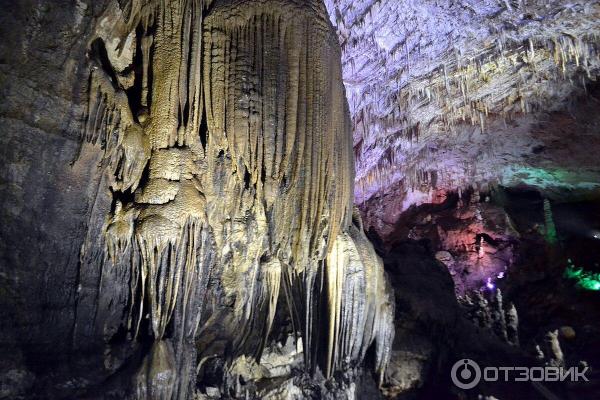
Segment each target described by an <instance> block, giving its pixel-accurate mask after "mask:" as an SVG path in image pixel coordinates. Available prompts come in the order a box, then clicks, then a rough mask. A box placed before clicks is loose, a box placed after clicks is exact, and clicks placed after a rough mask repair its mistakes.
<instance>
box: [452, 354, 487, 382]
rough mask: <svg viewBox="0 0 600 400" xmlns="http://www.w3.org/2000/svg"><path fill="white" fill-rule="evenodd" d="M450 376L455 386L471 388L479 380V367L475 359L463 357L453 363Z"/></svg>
mask: <svg viewBox="0 0 600 400" xmlns="http://www.w3.org/2000/svg"><path fill="white" fill-rule="evenodd" d="M450 376H451V377H452V383H454V384H455V385H456V387H458V388H460V389H464V390H466V389H473V388H474V387H475V386H477V384H478V383H479V381H480V380H481V368H479V365H478V364H477V363H476V362H475V361H473V360H470V359H468V358H464V359H462V360H458V361H457V362H456V363H454V365H453V366H452V371H450Z"/></svg>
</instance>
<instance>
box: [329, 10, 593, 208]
mask: <svg viewBox="0 0 600 400" xmlns="http://www.w3.org/2000/svg"><path fill="white" fill-rule="evenodd" d="M326 5H327V8H328V10H329V14H330V18H331V20H332V22H333V23H334V25H335V26H336V29H337V32H338V36H339V40H340V44H341V48H342V62H343V76H344V83H345V86H346V93H347V96H348V102H349V106H350V113H351V117H352V122H353V127H354V129H353V132H354V152H355V156H356V179H355V183H356V185H355V186H356V189H355V202H356V203H358V204H364V203H365V202H368V201H369V200H371V201H375V202H379V203H381V202H382V198H383V197H385V196H392V197H393V202H394V203H395V206H394V208H395V209H396V211H397V212H400V211H402V210H405V209H407V208H408V207H410V206H411V205H414V204H422V203H429V202H437V201H440V199H443V198H444V197H445V193H446V192H448V191H460V190H465V189H468V188H471V187H472V188H474V189H483V190H485V189H486V188H487V187H488V186H489V185H492V184H501V185H505V186H528V187H533V188H536V189H538V190H542V191H543V192H545V193H546V195H547V196H550V197H561V196H564V195H565V193H570V192H572V191H574V190H576V191H579V192H582V191H588V192H590V191H591V192H593V191H597V189H598V187H599V184H598V182H600V179H599V178H600V167H599V166H598V163H597V162H596V156H595V154H596V152H597V149H599V148H600V147H599V146H600V141H599V139H598V136H597V134H596V131H597V127H598V120H597V119H594V118H593V117H592V118H590V116H593V115H595V114H596V113H595V111H594V110H598V107H599V104H600V103H598V100H597V99H596V98H594V97H593V95H590V87H592V86H593V85H594V82H596V79H597V76H598V71H599V66H600V59H599V57H598V55H599V53H598V45H599V33H600V29H599V28H600V18H599V16H600V3H599V2H597V1H552V0H550V1H548V0H544V1H512V0H505V1H491V0H483V1H473V0H463V1H454V0H442V1H439V0H436V1H433V0H425V1H400V0H396V1H390V0H387V1H386V0H383V1H372V0H367V1H364V0H361V1H349V0H327V1H326ZM588 95H590V96H589V97H588V103H587V106H586V107H583V108H584V109H585V110H584V111H581V110H580V111H579V112H576V111H573V109H574V108H576V107H574V103H576V102H577V99H578V98H581V97H586V96H588ZM580 108H581V107H580ZM594 149H595V150H596V151H594ZM363 208H364V207H363Z"/></svg>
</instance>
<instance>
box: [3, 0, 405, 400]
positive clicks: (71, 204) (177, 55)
mask: <svg viewBox="0 0 600 400" xmlns="http://www.w3.org/2000/svg"><path fill="white" fill-rule="evenodd" d="M22 7H23V8H22V9H19V8H17V9H15V10H12V12H13V13H14V14H16V15H17V16H22V15H26V14H28V13H29V12H30V11H31V10H33V11H35V12H37V13H41V15H42V16H41V17H40V20H38V21H37V22H36V24H37V25H35V27H36V28H37V29H38V30H40V29H42V28H43V27H52V22H53V21H60V20H61V19H64V20H65V22H64V24H65V27H66V28H69V29H73V31H70V30H69V31H68V33H69V34H70V36H67V37H68V38H69V40H70V41H67V40H65V43H62V42H59V44H58V45H56V44H54V45H49V46H48V47H47V48H44V47H43V43H41V44H40V43H37V42H32V43H29V42H28V41H27V40H26V39H25V38H24V37H23V36H27V32H24V33H23V36H22V37H15V38H14V41H13V42H12V43H10V44H8V45H7V46H6V49H5V50H6V54H7V57H8V56H10V57H13V58H9V59H8V61H9V63H8V65H10V66H14V62H16V61H17V60H18V58H16V57H15V56H14V55H12V54H11V51H12V50H13V49H14V48H18V46H19V45H23V46H26V45H27V46H32V47H36V48H39V49H42V50H43V51H45V52H47V53H49V54H54V56H57V55H60V54H61V53H60V51H62V52H65V53H66V57H67V61H66V63H67V64H66V65H72V66H71V70H70V73H68V71H67V72H64V73H59V72H58V70H59V69H60V64H58V63H57V64H58V65H57V66H56V67H54V68H55V69H51V68H50V67H49V66H46V65H43V66H42V70H43V72H42V73H39V72H36V71H35V68H34V67H35V66H36V63H35V62H34V61H27V62H28V64H27V65H29V66H31V70H30V71H23V72H17V71H16V70H14V68H13V69H11V68H9V67H7V68H5V69H4V73H5V74H6V76H5V78H4V79H3V81H4V82H3V83H4V85H3V91H4V92H6V93H7V97H6V98H7V99H9V101H5V102H3V112H4V114H3V115H4V118H6V119H9V118H12V119H14V120H16V121H15V122H12V120H10V121H9V123H10V124H17V125H15V126H16V127H17V128H19V125H18V124H22V123H23V121H25V122H26V123H27V124H36V123H38V121H39V119H40V117H38V116H37V115H33V117H29V116H28V115H27V114H26V113H24V111H25V110H31V111H32V112H33V113H34V114H37V113H38V112H39V111H38V110H40V109H41V110H44V111H45V109H44V108H43V106H41V105H39V104H37V103H36V102H30V101H28V99H23V95H22V94H21V93H19V92H22V88H26V87H27V85H28V82H29V81H28V79H29V78H28V77H29V76H32V79H34V80H37V79H38V78H39V79H40V81H41V82H43V83H45V81H48V80H49V81H55V82H60V85H61V86H60V87H59V88H64V89H57V88H56V87H51V86H50V87H48V89H47V90H48V91H50V93H51V95H52V96H55V97H56V98H57V100H56V101H55V103H56V104H55V103H54V102H53V103H50V104H49V105H48V115H43V116H42V117H44V118H46V119H45V120H42V122H43V123H44V124H48V127H47V128H46V129H48V131H49V132H50V134H54V135H56V139H54V140H57V141H58V144H57V145H56V148H55V150H53V149H51V148H48V145H47V143H48V141H49V140H50V139H47V138H46V136H48V134H44V136H41V139H40V140H39V142H37V143H36V144H34V145H33V146H29V148H28V147H27V146H24V145H23V144H22V143H28V141H31V137H35V136H34V135H33V134H32V131H31V130H30V128H27V129H24V128H21V130H18V129H17V134H14V135H13V136H12V137H11V136H9V139H8V141H7V143H6V146H7V148H10V147H12V146H15V147H16V148H23V151H28V153H25V154H26V156H25V157H20V155H18V156H15V157H12V158H11V157H8V158H7V161H8V162H7V163H6V168H3V170H5V171H6V173H7V178H6V180H7V182H8V184H7V185H6V186H7V188H6V189H7V190H6V192H5V193H3V196H6V197H7V199H8V201H9V204H10V202H12V204H13V207H12V208H9V209H7V210H6V211H5V213H11V214H10V215H7V216H6V217H5V218H4V219H3V221H6V224H4V226H3V229H4V230H6V232H3V237H5V236H6V237H7V238H11V240H14V244H13V245H12V246H11V245H10V244H11V242H6V246H5V248H3V254H4V256H3V260H4V259H6V260H7V262H6V263H5V264H4V265H3V269H2V270H3V274H4V275H5V276H6V277H7V278H6V279H7V283H6V287H7V295H6V296H3V301H6V302H7V303H9V302H17V301H18V300H19V299H20V297H21V296H22V297H23V298H24V301H25V302H26V303H27V305H26V307H24V308H19V309H16V310H14V315H13V316H11V317H14V318H15V319H17V318H21V316H22V315H26V316H27V318H28V323H27V324H24V326H23V327H17V329H12V328H9V329H5V331H6V333H5V335H6V336H7V337H11V338H14V341H16V342H17V344H18V345H19V346H22V348H23V351H24V352H26V353H27V354H25V355H24V360H22V359H15V360H14V363H13V364H10V363H8V364H7V366H6V368H12V367H13V366H14V365H17V366H18V368H21V367H22V368H24V370H23V371H25V372H24V373H25V374H28V373H29V370H28V368H30V363H29V362H28V357H34V358H36V359H38V361H39V362H38V366H39V367H40V370H39V371H33V376H34V378H31V377H29V379H30V380H33V381H34V384H33V385H34V386H35V387H33V388H25V389H23V390H24V392H23V393H30V394H31V393H40V392H42V391H47V392H48V393H50V395H49V396H50V397H52V396H74V395H83V394H85V395H88V396H96V397H99V398H102V397H103V396H109V397H110V396H116V397H120V396H121V397H122V396H131V397H135V398H164V399H170V398H181V399H183V398H190V397H191V396H192V395H193V393H194V391H195V387H196V386H195V383H196V382H195V381H196V374H195V371H196V367H197V365H198V362H199V361H200V360H203V359H206V358H207V357H208V358H210V357H215V356H217V357H220V358H223V359H225V364H226V366H227V367H226V369H227V368H229V366H230V365H231V366H232V368H233V366H234V364H232V361H233V360H234V359H239V357H249V359H254V360H255V362H257V363H260V360H261V356H262V353H263V349H264V347H265V345H266V344H267V343H268V342H270V334H271V333H273V334H280V333H281V331H282V329H284V328H283V327H282V326H274V325H277V324H278V323H279V322H278V321H280V320H285V319H286V318H287V319H288V320H290V321H291V324H292V329H291V333H292V334H293V335H295V337H296V338H297V339H298V340H299V341H301V343H302V348H303V352H302V353H303V363H302V367H301V368H302V369H304V370H306V371H308V372H309V373H316V372H317V371H323V374H324V375H325V377H326V378H329V377H331V376H332V375H333V374H334V372H335V371H343V370H344V369H349V368H361V365H362V362H363V359H364V358H365V356H366V354H367V351H368V349H370V348H371V347H372V346H374V348H375V350H374V352H375V360H376V361H375V370H376V371H377V373H378V375H379V376H383V373H384V370H385V367H386V365H387V362H388V359H389V351H390V347H391V341H392V339H393V315H394V304H393V300H392V293H391V289H390V287H389V284H388V283H387V281H386V277H385V274H384V272H383V265H382V263H381V260H380V259H379V258H378V256H377V255H376V254H375V251H374V249H373V247H372V246H371V245H370V244H369V242H368V241H367V239H366V238H365V236H364V234H363V233H362V231H361V229H362V223H361V222H360V217H359V216H358V215H357V214H356V215H355V218H354V219H355V221H354V223H353V222H352V218H353V207H352V198H353V181H354V179H353V178H354V172H353V171H354V168H353V165H354V164H353V154H352V149H351V147H352V142H351V132H350V128H351V126H350V119H349V114H348V106H347V102H346V99H345V94H344V89H343V84H342V80H341V64H340V50H339V45H338V42H337V37H336V36H335V32H334V30H333V28H332V26H331V23H330V22H329V19H328V16H327V13H326V9H325V7H324V5H323V4H322V3H320V2H319V1H314V2H308V3H306V2H296V1H278V0H269V1H260V2H248V1H212V2H210V1H205V2H203V1H179V0H173V1H169V2H161V1H147V0H142V1H137V0H132V1H120V2H117V1H113V2H109V3H107V4H106V5H102V7H100V6H99V5H98V6H97V8H94V7H92V6H91V5H86V4H85V3H78V5H77V6H76V8H73V6H72V5H65V7H64V8H63V9H61V10H58V7H57V8H54V6H53V5H47V6H38V8H35V7H32V8H29V7H27V5H26V4H23V5H22ZM40 7H41V8H40ZM44 13H46V14H44ZM52 13H55V14H56V15H54V14H52ZM71 13H73V14H71ZM78 13H79V14H78ZM72 15H75V17H74V18H75V20H76V21H75V22H76V23H77V24H78V25H76V26H77V27H78V28H72V25H73V21H72V19H73V17H72ZM44 18H47V20H44ZM46 24H48V25H46ZM83 27H85V30H84V29H83ZM49 29H54V28H49ZM29 34H31V32H30V33H29ZM59 34H60V32H59ZM34 36H35V35H34ZM54 46H56V47H59V48H60V51H59V52H54V50H55V47H54ZM65 47H68V49H65ZM26 51H27V49H23V53H24V54H25V53H26ZM48 57H49V56H48ZM24 59H26V57H25V56H24ZM69 63H70V64H69ZM63 65H64V64H63ZM75 67H77V68H75ZM73 71H74V72H73ZM21 74H22V75H21ZM45 74H47V75H45ZM63 74H64V75H63ZM11 75H17V76H18V79H17V80H16V81H14V82H8V81H9V79H10V77H11ZM40 90H41V88H38V87H35V88H34V89H32V91H31V96H32V97H35V96H37V92H38V91H40ZM61 90H62V91H61ZM67 90H71V92H67ZM66 93H68V95H66ZM61 96H62V97H61ZM12 99H15V100H12ZM12 101H14V103H15V104H12V103H11V102H12ZM46 104H47V103H46ZM61 109H62V110H64V112H63V113H62V114H63V115H64V116H65V122H64V124H63V125H60V126H52V123H54V124H56V122H55V120H56V115H61V112H60V110H61ZM30 120H32V121H33V122H30ZM10 126H12V125H4V126H3V128H7V127H10ZM43 126H44V127H46V126H47V125H43ZM38 136H40V135H38ZM59 138H60V139H59ZM64 138H66V139H64ZM49 143H52V142H51V141H50V142H49ZM20 146H21V147H20ZM42 149H43V150H44V152H46V153H47V152H49V151H53V152H52V153H50V154H48V156H47V158H46V160H47V161H45V163H41V165H40V166H41V167H42V168H43V170H44V171H45V170H48V171H49V174H47V176H44V175H40V174H38V173H33V174H32V175H25V174H26V173H28V172H29V170H33V166H34V165H35V163H36V162H37V160H38V156H37V154H36V151H39V150H42ZM19 162H20V163H21V165H19ZM54 171H56V172H54ZM30 174H31V173H30ZM24 175H25V176H26V177H25V178H23V176H24ZM19 179H20V180H19ZM40 185H41V186H42V187H47V190H46V191H40V190H39V186H40ZM44 185H46V186H44ZM23 191H28V193H29V195H28V197H32V198H35V197H36V196H42V198H41V199H40V200H39V201H37V200H36V201H35V202H32V203H30V204H31V206H30V207H31V208H27V207H26V206H25V204H27V199H28V197H26V196H23V195H22V194H21V193H22V192H23ZM44 196H46V198H44ZM45 205H47V207H45ZM44 209H46V210H48V212H49V216H50V217H51V218H52V219H51V220H50V221H49V224H50V226H51V228H48V230H49V233H48V235H49V237H37V238H30V237H29V235H31V233H30V232H37V231H38V230H39V229H40V228H39V226H42V227H43V226H45V222H44V221H43V220H41V221H40V220H31V222H29V226H25V227H24V232H23V233H22V234H18V233H16V230H17V227H18V226H19V225H21V224H22V221H29V220H30V218H31V216H32V215H36V214H37V213H39V212H41V210H44ZM52 213H54V214H52ZM61 220H62V221H65V222H62V224H58V225H57V224H56V223H54V221H61ZM65 232H68V233H67V234H68V235H69V238H70V240H68V241H67V242H66V243H65V241H64V240H65V237H64V235H65ZM24 237H25V238H26V239H27V240H26V241H23V238H24ZM50 243H52V244H53V245H55V246H57V247H59V249H60V251H58V252H56V253H55V256H54V257H51V256H50V254H51V253H48V252H47V251H42V250H37V247H38V246H49V245H50ZM32 250H33V251H32ZM27 251H29V252H30V253H32V254H31V256H30V257H29V258H24V259H16V256H15V255H18V254H21V253H22V252H27ZM31 259H34V260H38V261H35V262H34V261H31ZM65 260H66V261H65ZM38 262H43V263H44V264H45V267H44V268H43V275H42V276H43V278H42V277H40V276H39V275H33V274H32V275H15V272H16V271H21V270H22V271H24V272H25V271H27V269H28V266H29V265H31V263H38ZM62 263H66V264H68V265H67V266H66V267H57V265H60V264H62ZM36 268H39V267H37V266H36ZM13 290H14V291H15V292H16V293H18V296H14V297H13V295H12V291H13ZM35 290H37V291H39V292H40V293H42V298H41V299H40V300H36V299H35V297H36V295H35V294H34V293H35ZM44 296H50V297H51V298H54V299H56V300H55V301H56V302H57V303H59V304H64V305H63V306H62V308H61V309H60V310H59V311H58V312H57V313H56V314H55V315H44V317H43V318H41V320H40V319H34V318H35V317H36V316H37V315H38V314H41V315H43V314H44V313H43V311H42V310H43V309H44V308H45V307H47V306H48V304H49V303H48V300H46V299H44ZM4 309H8V307H7V308H4V307H3V310H4ZM30 314H32V315H30ZM279 314H281V316H280V317H279V319H277V320H276V318H275V316H276V315H279ZM38 318H39V317H38ZM53 322H55V325H53ZM28 324H29V326H27V325H28ZM323 327H325V329H323ZM21 328H22V329H21ZM38 332H39V333H38ZM21 333H25V334H26V336H25V338H29V339H24V338H20V336H21ZM3 334H4V332H3ZM44 335H45V337H44ZM59 338H60V339H59ZM65 338H66V339H65ZM54 343H60V346H57V347H56V348H51V347H53V345H54ZM35 346H38V348H36V347H35ZM56 354H60V355H61V357H62V361H63V362H62V365H63V368H61V369H59V370H54V371H52V368H53V367H52V365H51V364H50V363H49V362H47V361H46V360H45V358H44V357H47V358H49V359H52V358H53V357H55V355H56ZM16 358H19V357H16ZM82 366H85V368H84V370H81V367H82ZM51 371H52V372H51ZM224 373H225V374H229V372H226V371H224ZM9 375H10V374H8V373H7V375H6V376H9ZM13 375H14V374H13ZM11 376H12V375H11ZM348 379H350V380H352V379H353V378H348ZM225 385H226V383H225ZM223 389H227V388H226V387H225V388H223ZM18 394H21V393H18Z"/></svg>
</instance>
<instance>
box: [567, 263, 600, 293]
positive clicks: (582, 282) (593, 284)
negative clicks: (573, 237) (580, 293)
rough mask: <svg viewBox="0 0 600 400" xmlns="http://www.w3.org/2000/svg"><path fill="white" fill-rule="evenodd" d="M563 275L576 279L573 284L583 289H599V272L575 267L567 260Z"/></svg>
mask: <svg viewBox="0 0 600 400" xmlns="http://www.w3.org/2000/svg"><path fill="white" fill-rule="evenodd" d="M564 275H565V277H566V278H568V279H573V280H575V281H576V283H575V286H577V287H578V288H581V289H585V290H593V291H600V273H598V272H590V271H586V270H584V269H583V268H577V267H576V266H575V265H573V264H572V262H571V260H568V265H567V268H566V269H565V274H564Z"/></svg>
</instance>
